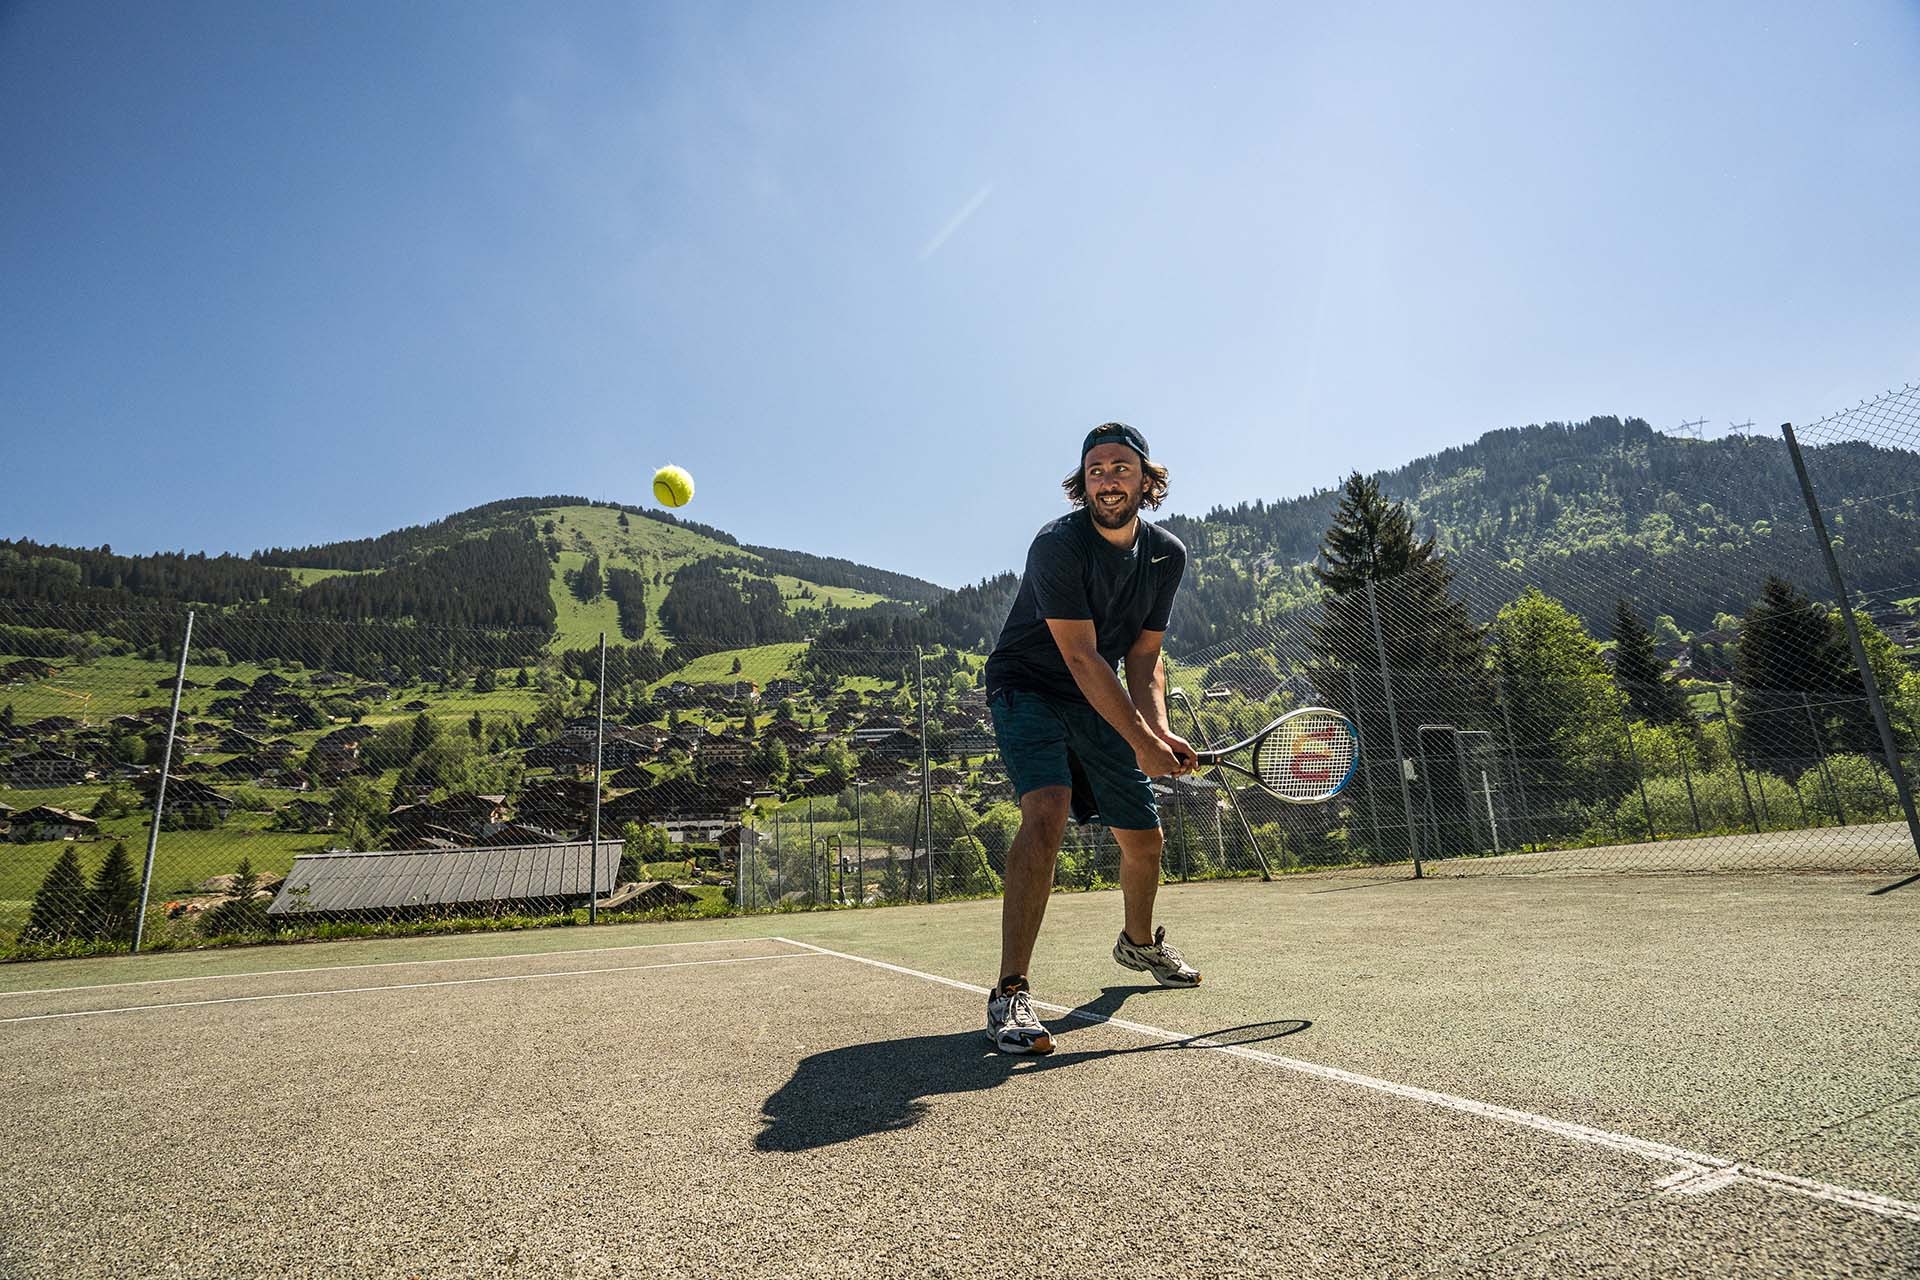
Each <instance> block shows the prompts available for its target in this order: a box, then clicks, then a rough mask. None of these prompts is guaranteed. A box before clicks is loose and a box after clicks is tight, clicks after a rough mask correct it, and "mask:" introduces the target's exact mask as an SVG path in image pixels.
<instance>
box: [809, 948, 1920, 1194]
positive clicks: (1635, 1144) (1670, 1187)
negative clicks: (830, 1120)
mask: <svg viewBox="0 0 1920 1280" xmlns="http://www.w3.org/2000/svg"><path fill="white" fill-rule="evenodd" d="M771 941H774V942H785V943H789V944H791V945H793V946H796V947H805V948H807V950H809V951H817V952H819V953H820V954H821V955H823V956H833V957H835V958H837V959H841V960H852V961H854V962H856V963H858V964H864V965H870V966H872V967H873V968H876V969H885V970H888V971H889V972H892V973H899V974H905V975H906V976H907V977H909V978H920V979H923V980H925V981H927V982H937V983H939V984H940V985H942V986H947V987H954V988H956V989H958V990H961V991H971V992H973V993H974V994H976V995H982V996H984V995H986V994H987V993H988V991H987V988H986V987H980V986H975V985H974V984H973V983H971V982H961V981H958V980H957V979H954V978H943V977H941V976H940V975H939V974H936V973H923V972H921V971H920V970H918V969H908V968H905V967H904V966H902V965H897V964H888V963H887V962H886V961H884V960H870V959H868V958H867V957H866V956H856V955H852V954H849V953H848V952H845V951H830V950H828V949H827V948H825V947H817V946H815V945H814V944H813V943H811V942H801V941H799V940H798V939H796V938H774V939H771ZM1033 1003H1034V1004H1035V1005H1036V1006H1037V1007H1039V1008H1042V1009H1045V1010H1047V1011H1049V1012H1051V1013H1057V1014H1062V1015H1064V1016H1067V1017H1072V1018H1078V1019H1079V1020H1081V1021H1082V1022H1095V1023H1105V1024H1106V1025H1108V1026H1110V1027H1118V1028H1120V1029H1121V1030H1123V1031H1131V1032H1134V1033H1135V1034H1136V1035H1143V1036H1151V1037H1154V1038H1156V1039H1160V1040H1182V1041H1186V1042H1187V1043H1188V1044H1190V1045H1191V1046H1192V1047H1193V1048H1196V1049H1205V1050H1210V1051H1212V1052H1215V1053H1224V1054H1228V1055H1230V1056H1232V1057H1235V1058H1245V1059H1247V1060H1248V1061H1250V1062H1258V1063H1261V1064H1262V1065H1264V1066H1269V1067H1278V1068H1281V1069H1282V1070H1286V1071H1294V1072H1298V1073H1299V1074H1301V1075H1307V1076H1314V1077H1317V1078H1319V1079H1322V1080H1331V1081H1333V1082H1335V1083H1337V1084H1346V1085H1354V1086H1357V1087H1359V1088H1362V1089H1371V1090H1374V1091H1375V1092H1377V1093H1387V1094H1392V1095H1393V1096H1394V1097H1397V1098H1406V1099H1408V1100H1409V1101H1412V1102H1421V1103H1425V1104H1427V1105H1428V1106H1434V1107H1444V1108H1446V1109H1447V1110H1449V1111H1459V1112H1463V1113H1465V1114H1467V1115H1471V1116H1479V1117H1481V1118H1483V1119H1487V1120H1497V1121H1500V1122H1502V1123H1505V1124H1512V1125H1518V1126H1520V1127H1522V1128H1527V1129H1536V1130H1539V1131H1540V1132H1542V1133H1550V1134H1553V1135H1554V1136H1555V1137H1559V1138H1565V1139H1567V1140H1568V1141H1570V1142H1580V1143H1585V1144H1586V1145H1588V1146H1595V1147H1605V1148H1607V1149H1608V1150H1611V1151H1621V1152H1625V1153H1627V1154H1628V1155H1636V1156H1640V1157H1641V1158H1643V1159H1646V1160H1654V1161H1661V1162H1665V1163H1668V1164H1676V1165H1679V1166H1680V1168H1679V1170H1678V1171H1677V1172H1675V1173H1673V1174H1670V1175H1668V1176H1667V1177H1665V1178H1662V1179H1661V1180H1660V1181H1659V1182H1657V1183H1655V1184H1654V1186H1655V1188H1656V1189H1657V1190H1658V1191H1660V1192H1661V1193H1662V1194H1668V1195H1701V1194H1705V1193H1707V1192H1712V1191H1718V1190H1720V1189H1721V1188H1723V1187H1729V1186H1732V1185H1734V1184H1735V1183H1737V1182H1753V1183H1758V1184H1759V1185H1761V1186H1767V1187H1772V1188H1774V1189H1775V1190H1779V1191H1786V1192H1789V1193H1790V1194H1793V1195H1799V1196H1806V1197H1808V1198H1810V1199H1814V1200H1824V1201H1826V1202H1827V1203H1829V1204H1838V1205H1844V1206H1846V1207H1847V1208H1850V1209H1861V1210H1864V1211H1866V1212H1868V1213H1877V1214H1879V1215H1881V1216H1882V1217H1886V1218H1897V1219H1901V1220H1903V1221H1906V1222H1920V1204H1915V1203H1913V1202H1911V1201H1907V1200H1896V1199H1894V1198H1892V1197H1891V1196H1882V1195H1875V1194H1874V1193H1873V1192H1871V1191H1860V1190H1857V1189H1855V1188H1853V1187H1841V1186H1835V1185H1833V1184H1832V1183H1826V1182H1814V1181H1811V1180H1810V1179H1807V1178H1800V1177H1796V1176H1794V1175H1793V1174H1790V1173H1782V1172H1780V1171H1779V1170H1777V1169H1762V1168H1758V1167H1756V1166H1753V1165H1746V1164H1741V1163H1739V1162H1738V1161H1735V1160H1729V1159H1727V1158H1726V1157H1725V1156H1716V1155H1709V1154H1708V1153H1706V1152H1704V1151H1689V1150H1687V1149H1686V1148H1685V1147H1675V1146H1669V1145H1668V1144H1666V1143H1664V1142H1649V1141H1647V1140H1646V1139H1645V1138H1636V1137H1633V1136H1632V1135H1630V1134H1625V1133H1614V1132H1612V1131H1611V1130H1607V1129H1595V1128H1593V1127H1592V1126H1590V1125H1584V1124H1574V1123H1572V1122H1570V1121H1566V1120H1555V1119H1553V1118H1552V1117H1551V1116H1542V1115H1535V1114H1534V1113H1533V1112H1531V1111H1519V1110H1516V1109H1514V1108H1513V1107H1502V1106H1499V1105H1496V1104H1494V1103H1491V1102H1479V1101H1476V1100H1475V1099H1473V1098H1462V1097H1459V1096H1458V1095H1455V1094H1451V1093H1440V1092H1438V1091H1436V1090H1433V1089H1422V1088H1420V1087H1419V1086H1418V1085H1410V1084H1400V1083H1398V1082H1396V1081H1393V1080H1382V1079H1380V1078H1378V1077H1377V1076H1366V1075H1361V1074H1360V1073H1359V1072H1357V1071H1344V1070H1342V1069H1341V1068H1339V1067H1328V1066H1322V1065H1321V1064H1320V1063H1317V1062H1307V1061H1305V1060H1303V1059H1300V1058H1287V1057H1282V1056H1281V1055H1280V1054H1277V1053H1266V1052H1263V1051H1262V1050H1259V1049H1249V1048H1247V1047H1246V1046H1244V1045H1235V1044H1219V1043H1217V1042H1214V1041H1210V1040H1206V1039H1189V1038H1188V1037H1187V1036H1185V1035H1183V1034H1181V1033H1180V1032H1178V1031H1168V1030H1167V1029H1165V1028H1164V1027H1155V1026H1149V1025H1148V1024H1146V1023H1144V1022H1128V1021H1126V1020H1124V1019H1121V1018H1110V1017H1107V1016H1106V1015H1104V1014H1098V1013H1088V1012H1086V1011H1084V1010H1081V1009H1069V1008H1067V1007H1066V1006H1065V1005H1058V1004H1048V1003H1047V1002H1045V1001H1042V1000H1035V1001H1034V1002H1033Z"/></svg>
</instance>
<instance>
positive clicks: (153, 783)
mask: <svg viewBox="0 0 1920 1280" xmlns="http://www.w3.org/2000/svg"><path fill="white" fill-rule="evenodd" d="M133 786H134V790H136V791H138V792H139V793H140V794H141V795H143V796H145V797H146V798H147V803H148V804H152V803H153V796H154V792H155V791H156V790H157V789H158V788H159V786H160V771H159V770H158V769H153V770H149V771H148V772H146V773H143V774H141V775H140V776H139V777H138V778H135V779H134V780H133ZM208 807H210V808H213V809H217V810H219V811H220V817H221V820H222V821H224V820H225V819H226V817H227V815H228V814H230V813H232V812H233V800H232V798H231V797H229V796H227V795H225V794H223V793H221V792H219V791H216V790H214V789H213V788H212V787H210V786H208V785H207V784H206V783H204V782H196V781H194V780H193V779H192V778H183V777H181V776H180V775H179V774H177V773H170V774H168V775H167V812H169V813H179V812H180V811H181V810H183V809H199V808H208Z"/></svg>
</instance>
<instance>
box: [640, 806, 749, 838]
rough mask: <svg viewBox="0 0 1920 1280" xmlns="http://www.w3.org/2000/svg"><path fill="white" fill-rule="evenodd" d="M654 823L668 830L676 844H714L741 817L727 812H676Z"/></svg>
mask: <svg viewBox="0 0 1920 1280" xmlns="http://www.w3.org/2000/svg"><path fill="white" fill-rule="evenodd" d="M653 825H654V826H656V827H658V828H660V829H661V830H662V831H664V832H666V833H667V839H668V840H670V841H672V842H673V843H674V844H689V843H697V844H712V843H714V842H715V841H717V840H718V839H719V838H720V834H721V833H722V832H723V831H725V830H726V829H727V828H728V827H730V826H738V825H739V819H738V818H737V817H735V816H733V815H730V814H725V813H703V814H687V815H679V814H676V815H674V816H672V817H667V818H660V819H658V820H656V821H655V822H654V824H653Z"/></svg>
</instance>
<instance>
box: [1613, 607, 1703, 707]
mask: <svg viewBox="0 0 1920 1280" xmlns="http://www.w3.org/2000/svg"><path fill="white" fill-rule="evenodd" d="M1613 682H1614V683H1615V684H1617V685H1619V686H1620V691H1621V692H1622V693H1624V694H1626V695H1627V705H1628V706H1629V707H1630V708H1631V709H1632V711H1633V714H1634V715H1636V716H1639V717H1640V718H1641V719H1642V720H1645V721H1647V722H1649V723H1651V724H1684V723H1686V722H1688V721H1689V720H1691V719H1692V718H1693V716H1692V713H1691V712H1690V711H1689V710H1688V708H1687V700H1686V698H1685V696H1683V695H1682V694H1681V692H1680V690H1679V689H1678V688H1677V687H1675V685H1674V683H1673V682H1672V681H1671V680H1669V679H1667V675H1666V671H1665V668H1664V664H1662V663H1661V661H1660V659H1659V657H1658V656H1657V655H1656V654H1655V653H1654V651H1653V633H1652V632H1650V631H1648V630H1647V628H1646V625H1645V624H1644V623H1642V622H1641V621H1640V616H1639V615H1638V614H1636V613H1635V612H1634V611H1633V606H1632V605H1630V604H1628V603H1627V602H1626V601H1625V600H1621V601H1619V602H1618V603H1617V604H1616V605H1615V606H1614V611H1613Z"/></svg>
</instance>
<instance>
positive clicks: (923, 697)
mask: <svg viewBox="0 0 1920 1280" xmlns="http://www.w3.org/2000/svg"><path fill="white" fill-rule="evenodd" d="M913 661H914V677H913V691H914V694H915V696H916V697H917V698H918V699H919V701H920V807H921V809H922V810H924V811H925V813H926V815H927V901H928V902H932V901H933V771H932V769H931V767H930V766H929V765H928V763H927V655H926V651H925V650H923V649H921V648H920V647H919V646H918V645H915V646H914V649H913Z"/></svg>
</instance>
